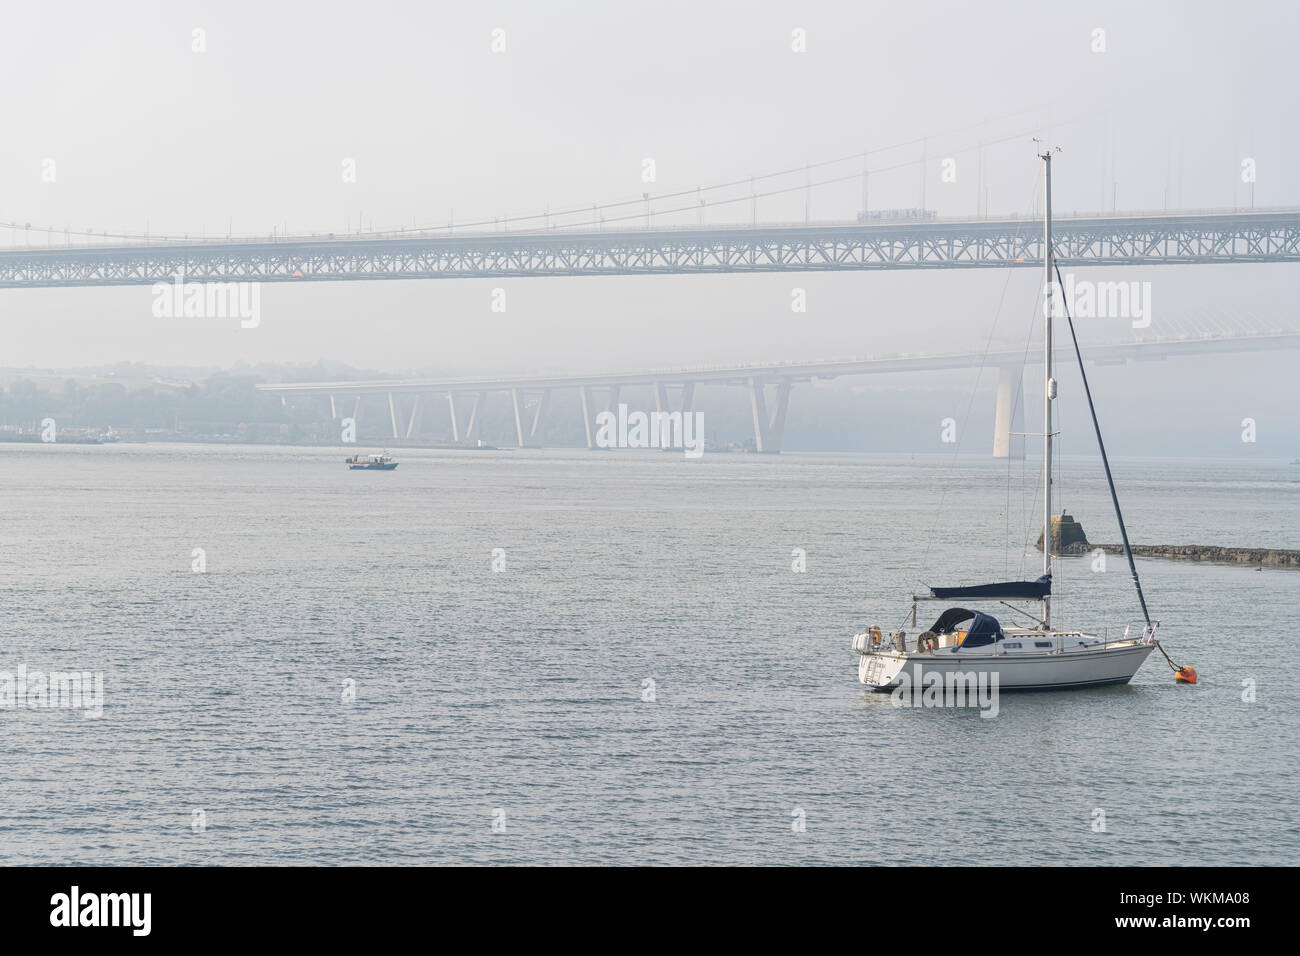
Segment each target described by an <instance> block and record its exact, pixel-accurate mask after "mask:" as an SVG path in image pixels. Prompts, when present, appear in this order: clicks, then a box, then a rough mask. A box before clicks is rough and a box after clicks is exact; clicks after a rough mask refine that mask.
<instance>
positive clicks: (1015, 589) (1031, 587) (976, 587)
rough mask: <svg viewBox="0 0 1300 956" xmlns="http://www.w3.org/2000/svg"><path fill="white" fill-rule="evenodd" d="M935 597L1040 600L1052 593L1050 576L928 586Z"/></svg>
mask: <svg viewBox="0 0 1300 956" xmlns="http://www.w3.org/2000/svg"><path fill="white" fill-rule="evenodd" d="M930 593H931V594H932V595H934V596H935V597H937V598H957V599H960V598H989V599H993V600H1003V601H1041V600H1042V599H1043V598H1045V597H1047V596H1048V595H1049V594H1051V593H1052V576H1051V575H1050V574H1044V575H1042V576H1041V577H1040V578H1038V580H1036V581H1003V582H1002V583H1001V584H973V585H971V586H970V587H964V588H930Z"/></svg>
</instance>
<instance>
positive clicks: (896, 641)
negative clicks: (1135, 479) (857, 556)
mask: <svg viewBox="0 0 1300 956" xmlns="http://www.w3.org/2000/svg"><path fill="white" fill-rule="evenodd" d="M1039 158H1040V159H1042V160H1043V164H1044V167H1043V180H1044V193H1045V197H1046V198H1045V204H1044V217H1043V274H1044V278H1045V283H1044V284H1045V286H1046V295H1047V302H1046V308H1045V309H1044V316H1045V326H1044V331H1043V435H1042V438H1043V573H1042V574H1041V575H1040V576H1039V577H1038V578H1037V579H1036V580H1034V581H1008V582H1001V583H994V584H977V585H970V586H963V587H932V588H930V593H929V594H927V595H913V596H912V606H911V609H910V611H909V612H908V617H910V619H911V625H912V627H913V628H915V627H916V626H917V620H918V617H917V615H918V613H919V607H920V606H921V605H922V604H928V603H930V602H941V603H945V604H948V605H949V606H948V607H947V608H946V609H945V610H943V612H942V613H940V614H939V616H938V618H937V619H936V620H935V622H934V623H933V624H932V625H931V626H930V627H929V628H928V629H927V630H926V631H923V632H921V633H919V634H917V635H916V637H915V638H914V639H913V640H911V641H910V642H909V640H908V634H907V631H906V630H904V629H903V627H899V628H898V629H896V630H894V631H892V632H890V633H888V634H886V633H885V632H884V631H882V629H881V628H880V627H879V626H872V627H868V628H867V629H866V630H865V631H863V632H862V633H860V634H856V635H854V637H853V650H854V652H855V653H857V654H858V655H859V658H858V679H859V680H860V681H862V683H864V684H866V685H868V686H870V687H872V688H874V689H876V690H881V691H887V690H893V689H895V688H898V687H900V686H911V687H913V688H918V687H921V686H922V685H923V684H925V683H926V681H929V684H930V685H932V686H938V683H937V682H942V686H947V687H951V686H954V684H955V683H957V682H968V681H988V683H989V684H992V686H995V687H997V688H999V689H1001V690H1013V689H1014V690H1035V689H1038V690H1047V689H1056V688H1072V687H1092V686H1097V685H1102V684H1125V683H1128V681H1130V680H1131V679H1132V678H1133V675H1134V674H1136V673H1137V671H1138V668H1140V667H1141V666H1142V664H1143V663H1145V661H1146V659H1147V657H1149V656H1150V655H1151V652H1152V651H1153V650H1156V649H1159V650H1160V653H1161V654H1162V655H1163V656H1164V658H1165V660H1166V661H1168V662H1169V666H1170V667H1172V668H1174V672H1175V677H1176V679H1177V680H1178V681H1180V682H1182V683H1189V684H1192V683H1195V682H1196V672H1195V670H1193V669H1192V668H1191V667H1178V666H1177V665H1175V664H1174V662H1173V661H1172V660H1171V659H1170V658H1169V655H1168V654H1166V653H1165V651H1164V648H1162V647H1160V642H1159V641H1157V640H1156V629H1157V627H1158V626H1159V622H1158V621H1153V620H1152V619H1151V615H1150V613H1149V612H1148V610H1147V604H1146V598H1145V596H1144V595H1143V593H1142V584H1141V582H1140V581H1139V580H1138V574H1137V566H1136V565H1135V564H1134V562H1133V551H1132V549H1131V548H1130V547H1129V542H1128V532H1127V530H1126V529H1125V527H1124V516H1123V515H1122V514H1121V513H1120V507H1119V497H1118V495H1117V494H1116V492H1115V482H1114V479H1113V477H1112V475H1111V471H1110V461H1109V459H1108V458H1107V457H1106V447H1105V445H1104V444H1103V442H1102V439H1101V427H1100V425H1099V424H1098V422H1097V413H1096V408H1095V406H1094V405H1093V402H1092V392H1091V390H1090V389H1089V387H1088V378H1087V373H1086V372H1085V371H1084V368H1083V355H1082V353H1081V352H1080V351H1079V340H1078V338H1077V336H1076V335H1075V333H1074V320H1073V318H1071V317H1070V314H1069V309H1068V303H1066V309H1065V316H1066V319H1067V320H1068V322H1069V328H1070V337H1071V339H1072V341H1073V342H1074V351H1075V355H1076V357H1077V358H1078V361H1079V374H1080V375H1081V376H1082V379H1083V386H1084V392H1085V394H1086V395H1087V398H1088V407H1089V409H1090V411H1091V412H1092V422H1093V426H1094V428H1095V429H1096V434H1097V445H1098V447H1099V448H1100V450H1101V459H1102V463H1103V465H1104V466H1105V471H1106V481H1107V482H1108V483H1109V485H1110V494H1111V500H1112V502H1113V503H1114V505H1115V516H1116V518H1117V519H1118V520H1119V528H1120V535H1121V536H1122V538H1123V541H1124V553H1125V554H1126V555H1127V557H1128V565H1129V571H1130V572H1131V574H1132V576H1133V584H1134V586H1135V587H1136V589H1137V595H1138V600H1139V602H1140V603H1141V605H1142V615H1143V617H1144V618H1145V621H1146V623H1145V624H1144V625H1143V626H1142V628H1141V629H1140V631H1139V632H1138V633H1131V628H1130V627H1125V628H1124V629H1123V632H1122V635H1120V636H1118V637H1117V638H1116V639H1113V640H1112V639H1111V638H1110V635H1109V632H1107V634H1105V635H1097V634H1089V633H1085V632H1083V631H1078V630H1070V629H1067V628H1062V627H1058V626H1054V625H1053V622H1052V543H1053V538H1054V535H1053V529H1052V523H1053V522H1052V438H1053V432H1052V403H1053V402H1054V401H1055V400H1056V379H1055V378H1054V377H1053V365H1052V311H1053V308H1052V306H1053V303H1052V291H1053V288H1054V287H1056V284H1060V283H1061V274H1060V269H1059V268H1058V267H1057V265H1056V257H1055V255H1054V254H1053V251H1052V150H1050V149H1049V150H1047V151H1046V152H1044V153H1041V154H1039ZM1054 273H1055V277H1056V284H1054V283H1053V281H1052V277H1053V274H1054ZM981 603H985V604H987V603H996V604H1001V605H1004V606H1008V607H1011V608H1012V609H1013V610H1016V611H1018V612H1021V613H1025V614H1026V616H1028V617H1030V619H1031V620H1033V621H1034V622H1035V623H1034V624H1033V625H1032V626H1026V627H1004V626H1003V625H1002V623H1001V622H1000V621H999V620H998V619H997V618H996V617H994V616H993V615H992V614H988V613H985V612H983V611H978V610H971V609H969V608H967V607H966V605H968V604H981ZM1017 605H1024V606H1030V607H1032V606H1034V605H1037V607H1038V613H1037V614H1030V613H1029V612H1027V611H1022V608H1021V607H1017ZM908 617H904V619H903V624H907V622H908ZM926 620H928V615H927V617H926ZM967 686H969V684H968V685H967ZM985 686H988V685H987V684H986V685H985Z"/></svg>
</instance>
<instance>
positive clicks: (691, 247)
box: [0, 209, 1300, 288]
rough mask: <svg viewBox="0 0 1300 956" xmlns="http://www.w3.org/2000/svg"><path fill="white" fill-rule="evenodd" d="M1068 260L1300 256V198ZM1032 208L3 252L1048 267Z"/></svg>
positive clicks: (420, 268) (452, 272)
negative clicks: (990, 213)
mask: <svg viewBox="0 0 1300 956" xmlns="http://www.w3.org/2000/svg"><path fill="white" fill-rule="evenodd" d="M1053 231H1054V235H1053V245H1054V246H1055V250H1056V254H1057V257H1058V259H1059V261H1060V262H1061V264H1062V265H1065V266H1070V267H1083V266H1133V265H1160V264H1171V263H1182V264H1212V263H1229V262H1234V263H1241V262H1295V261H1300V209H1274V210H1247V211H1242V210H1237V211H1231V212H1214V211H1199V212H1173V213H1145V214H1136V215H1095V216H1076V217H1062V218H1058V219H1055V220H1054V222H1053ZM1042 242H1043V236H1042V225H1041V222H1039V221H1038V220H1036V219H1032V218H1020V219H1017V218H1003V219H919V220H911V219H904V220H900V221H871V222H866V223H825V224H802V225H780V224H778V225H747V226H732V227H716V226H715V227H704V226H696V227H681V228H666V229H653V228H646V229H635V228H627V227H622V228H619V229H617V230H611V231H604V230H599V229H598V230H591V229H582V230H577V231H564V230H549V231H548V230H543V231H533V232H525V233H471V234H465V233H460V234H457V233H454V232H452V233H445V234H429V233H414V232H413V233H411V234H405V235H404V234H402V233H400V232H398V233H392V232H390V233H386V234H383V235H381V236H373V237H371V236H355V235H349V236H333V235H326V236H306V237H292V238H285V237H277V238H268V239H260V240H251V239H247V238H245V239H238V240H227V241H223V240H212V239H206V240H185V241H178V240H168V241H165V242H135V243H122V244H118V245H98V246H97V245H78V246H65V247H59V246H48V247H44V248H21V249H19V248H10V249H3V250H0V288H58V287H69V286H115V285H151V284H154V283H160V282H173V281H175V280H176V279H177V277H183V279H184V281H186V282H196V283H206V282H259V283H260V282H321V281H333V282H338V281H359V280H379V279H451V278H511V277H540V276H613V275H690V274H696V275H707V274H734V273H765V272H766V273H770V272H844V271H874V270H882V269H970V268H1006V267H1029V268H1042V261H1043V250H1042Z"/></svg>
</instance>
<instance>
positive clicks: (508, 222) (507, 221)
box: [0, 106, 1073, 243]
mask: <svg viewBox="0 0 1300 956" xmlns="http://www.w3.org/2000/svg"><path fill="white" fill-rule="evenodd" d="M1037 109H1039V107H1037V106H1035V107H1028V108H1026V109H1023V110H1018V111H1014V112H1011V113H1005V114H1000V115H998V116H994V117H988V118H985V119H984V120H983V121H981V122H980V123H973V124H968V125H966V126H962V127H957V128H955V129H951V130H947V131H944V132H942V133H938V134H932V135H926V136H917V137H914V138H912V139H908V140H903V141H901V142H897V143H893V144H890V145H887V146H877V147H872V148H869V149H865V150H860V151H858V152H856V153H850V154H848V155H844V156H839V157H836V158H834V159H826V160H821V161H818V162H814V163H806V164H804V165H801V166H794V167H790V168H788V169H781V170H776V171H773V172H767V173H762V174H758V175H754V176H747V177H744V178H742V179H733V180H729V181H727V182H721V183H714V184H712V185H709V186H695V187H692V188H689V189H680V190H674V191H672V192H666V193H659V194H657V195H649V194H643V195H642V196H641V197H640V198H637V199H622V200H613V201H610V202H605V203H591V204H586V205H582V206H571V207H568V208H565V209H561V210H557V211H551V210H547V211H545V212H541V213H531V214H528V215H520V216H505V217H496V218H493V219H476V220H471V221H468V222H463V223H459V224H452V223H449V224H447V225H437V226H411V227H399V228H395V229H393V228H390V229H381V230H378V231H376V230H373V229H372V230H370V231H369V232H364V234H365V235H367V236H370V237H372V238H403V237H409V236H412V235H417V236H418V235H430V234H433V235H445V234H448V233H454V232H455V231H456V229H462V230H463V229H484V228H489V227H493V228H502V227H504V228H505V229H506V230H507V231H508V230H509V228H510V227H511V226H512V225H520V224H526V223H538V222H541V223H543V224H544V228H554V227H551V226H550V225H549V224H550V221H551V220H553V219H565V218H569V217H573V216H583V215H587V216H589V217H590V218H587V219H581V220H577V221H570V222H566V223H564V228H566V229H573V228H578V227H582V226H602V225H604V224H606V223H620V222H628V221H631V220H636V219H640V218H642V216H644V215H645V214H646V213H644V212H642V211H637V212H630V213H627V214H623V215H619V216H612V217H606V216H605V215H603V213H604V212H606V211H611V210H618V209H626V208H629V207H640V206H646V205H647V204H649V203H652V202H664V201H670V200H677V199H682V198H684V197H688V196H690V197H695V199H696V201H695V202H692V203H690V204H686V205H677V206H673V207H670V208H667V209H662V208H661V209H650V210H649V212H650V214H651V215H658V216H667V215H674V214H678V213H684V212H692V211H696V210H698V209H699V208H700V205H701V201H700V200H699V197H700V196H702V195H704V194H706V193H716V192H718V191H721V190H728V189H735V188H738V187H740V186H745V185H749V186H751V191H750V192H747V193H744V194H742V195H739V196H731V197H727V198H720V199H714V200H711V201H710V202H709V203H704V205H705V206H708V205H712V206H715V207H716V206H727V205H733V204H736V203H742V202H752V201H755V200H758V199H766V198H771V197H774V196H781V195H787V194H789V193H796V192H799V191H801V190H810V189H817V188H821V187H823V186H829V185H834V184H836V183H843V182H850V181H853V180H857V179H861V178H862V177H864V176H871V175H878V174H880V173H885V172H891V171H894V170H898V169H904V168H907V167H914V166H917V165H919V164H922V163H925V162H927V161H928V156H924V155H923V156H920V157H914V158H912V159H907V160H902V161H899V162H896V163H892V164H889V165H885V166H878V167H875V168H864V169H856V170H854V171H853V172H852V173H849V174H845V175H840V176H833V177H830V178H824V179H820V180H816V181H811V180H806V181H804V182H801V183H799V184H797V185H794V186H783V187H780V188H774V189H768V190H765V191H763V192H756V191H753V190H752V186H753V184H754V183H758V182H767V181H770V180H775V179H781V178H783V177H787V176H792V175H795V174H799V173H802V174H804V175H805V176H807V175H808V173H809V172H810V171H811V170H818V169H826V168H829V167H834V166H840V165H843V164H844V163H848V162H856V161H866V160H869V159H870V157H872V156H876V155H878V154H881V153H888V152H892V151H895V150H899V149H904V148H906V147H909V146H916V145H918V144H924V143H932V141H934V140H936V139H941V138H943V137H947V136H956V135H959V134H962V133H966V132H968V131H970V130H972V129H976V128H985V127H987V126H988V125H989V124H990V123H992V122H997V121H1000V120H1004V119H1008V118H1011V117H1015V116H1020V115H1023V114H1025V113H1029V112H1033V111H1035V110H1037ZM1070 122H1073V121H1070V120H1067V121H1061V122H1057V123H1053V124H1051V126H1052V127H1053V128H1055V127H1059V126H1063V125H1068V124H1069V123H1070ZM1046 128H1047V127H1043V126H1041V125H1038V126H1035V127H1033V128H1032V129H1025V130H1020V131H1018V132H1016V133H1013V134H1009V135H1005V136H1000V137H997V138H994V139H980V140H979V141H978V142H977V143H974V144H968V145H965V146H962V147H960V148H957V149H950V150H946V151H945V152H946V154H948V155H961V154H964V153H969V152H973V151H975V150H983V149H985V148H986V147H989V146H996V145H1000V144H1002V143H1007V142H1012V141H1014V140H1018V139H1022V138H1024V137H1026V136H1028V135H1030V134H1031V133H1033V132H1037V131H1041V130H1043V129H1046ZM0 229H9V230H14V231H16V230H22V231H23V232H24V234H30V232H31V231H33V230H35V231H36V232H38V233H40V232H44V233H46V234H47V236H48V237H50V238H52V237H53V236H54V234H56V233H60V234H62V235H63V236H64V237H68V238H70V237H73V236H75V237H77V238H78V239H91V240H105V239H116V240H125V241H130V242H143V243H154V242H158V243H177V242H199V241H203V240H204V239H205V238H208V237H206V236H205V235H201V236H200V237H198V238H195V237H194V236H191V235H189V234H188V233H186V234H183V235H176V234H169V233H162V234H150V233H149V232H148V231H146V232H145V233H137V232H128V231H110V230H101V231H95V230H93V229H85V230H83V229H70V228H68V227H64V228H59V227H57V226H51V225H39V226H34V225H33V224H32V223H30V222H18V221H17V220H0ZM357 234H358V235H361V234H363V231H362V230H360V229H359V230H358V233H357ZM329 235H334V234H333V233H330V234H329ZM344 235H352V233H346V234H344ZM212 238H221V236H220V234H217V235H216V236H213V237H212ZM225 238H226V239H228V240H238V241H265V240H266V239H268V238H271V239H275V238H276V233H275V232H274V230H273V231H272V232H271V233H270V235H269V236H268V235H266V234H251V233H244V234H233V233H230V232H228V233H227V234H226V236H225ZM281 238H282V239H283V240H286V241H287V240H289V239H299V238H319V234H316V235H315V236H291V235H290V234H288V233H287V232H286V233H283V234H281Z"/></svg>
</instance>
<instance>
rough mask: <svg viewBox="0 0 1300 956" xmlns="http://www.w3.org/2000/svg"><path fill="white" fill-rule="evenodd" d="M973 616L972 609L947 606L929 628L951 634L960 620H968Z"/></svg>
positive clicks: (936, 631) (938, 632) (935, 631)
mask: <svg viewBox="0 0 1300 956" xmlns="http://www.w3.org/2000/svg"><path fill="white" fill-rule="evenodd" d="M974 616H975V612H974V611H968V610H966V609H965V608H964V607H954V608H949V609H948V610H946V611H944V612H943V613H942V614H940V615H939V620H937V621H935V622H934V626H933V627H932V628H930V630H932V631H934V633H936V634H951V633H952V632H953V631H955V630H957V625H958V624H960V623H961V622H962V621H969V620H970V619H971V618H973V617H974Z"/></svg>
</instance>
